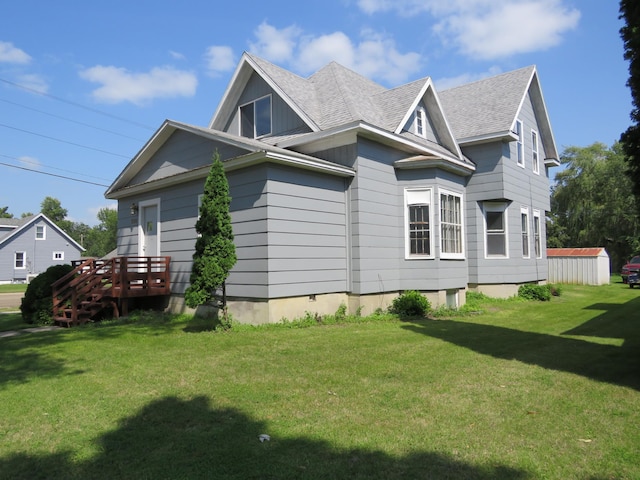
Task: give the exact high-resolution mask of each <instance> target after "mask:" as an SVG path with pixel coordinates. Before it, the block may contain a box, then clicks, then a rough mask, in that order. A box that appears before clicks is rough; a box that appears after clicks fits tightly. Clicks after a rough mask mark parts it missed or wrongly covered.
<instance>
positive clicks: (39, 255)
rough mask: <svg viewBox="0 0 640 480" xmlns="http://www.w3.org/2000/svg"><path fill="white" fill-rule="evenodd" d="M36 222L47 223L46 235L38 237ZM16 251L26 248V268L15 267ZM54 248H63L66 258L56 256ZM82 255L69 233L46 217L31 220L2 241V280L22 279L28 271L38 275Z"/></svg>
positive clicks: (58, 249) (0, 248) (0, 264)
mask: <svg viewBox="0 0 640 480" xmlns="http://www.w3.org/2000/svg"><path fill="white" fill-rule="evenodd" d="M36 225H44V226H45V239H44V240H36ZM15 252H25V254H26V268H25V269H14V258H15V257H14V254H15ZM53 252H62V253H63V257H64V258H63V259H62V260H54V259H53ZM81 256H82V252H81V250H79V249H78V248H77V247H76V246H75V245H74V244H73V243H71V242H70V241H69V239H68V238H67V237H65V236H64V235H62V234H61V233H60V232H59V231H58V230H57V229H56V228H55V227H54V226H53V224H51V223H50V222H48V221H46V220H45V219H43V218H40V219H38V220H36V221H35V222H34V223H31V224H29V225H28V226H26V227H25V228H24V229H23V230H21V231H19V232H18V233H16V234H15V235H14V236H12V237H11V238H10V239H8V240H7V241H6V242H4V243H2V244H1V245H0V281H3V282H6V281H22V280H26V279H27V275H37V274H40V273H42V272H44V271H45V270H46V269H47V268H49V267H50V266H52V265H62V264H69V263H71V261H72V260H78V259H80V258H81Z"/></svg>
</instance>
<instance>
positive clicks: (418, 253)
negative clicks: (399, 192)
mask: <svg viewBox="0 0 640 480" xmlns="http://www.w3.org/2000/svg"><path fill="white" fill-rule="evenodd" d="M404 196H405V205H406V207H405V225H406V233H405V242H406V243H405V245H406V253H405V256H406V258H430V257H432V253H431V252H432V251H433V247H432V236H431V208H430V207H431V189H429V188H420V189H407V190H405V195H404Z"/></svg>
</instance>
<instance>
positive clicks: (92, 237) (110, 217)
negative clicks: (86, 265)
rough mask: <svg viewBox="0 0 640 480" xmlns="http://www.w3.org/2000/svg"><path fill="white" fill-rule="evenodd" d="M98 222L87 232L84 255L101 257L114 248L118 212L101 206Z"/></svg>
mask: <svg viewBox="0 0 640 480" xmlns="http://www.w3.org/2000/svg"><path fill="white" fill-rule="evenodd" d="M97 216H98V220H99V221H100V223H99V224H98V225H96V226H95V227H93V228H91V229H90V230H89V231H88V232H87V237H86V242H85V244H84V247H85V248H86V251H85V255H87V256H89V257H103V256H104V255H106V254H107V253H109V252H110V251H112V250H113V249H114V248H116V236H117V232H118V212H117V211H116V210H114V209H112V208H101V209H100V210H99V211H98V215H97Z"/></svg>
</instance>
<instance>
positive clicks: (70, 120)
mask: <svg viewBox="0 0 640 480" xmlns="http://www.w3.org/2000/svg"><path fill="white" fill-rule="evenodd" d="M0 102H5V103H8V104H10V105H15V106H17V107H21V108H24V109H27V110H31V111H32V112H38V113H42V114H43V115H49V116H50V117H53V118H59V119H60V120H65V121H67V122H71V123H75V124H76V125H82V126H84V127H89V128H93V129H95V130H99V131H101V132H106V133H110V134H112V135H118V136H119V137H123V138H128V139H129V140H135V141H137V142H142V141H143V140H141V139H139V138H135V137H130V136H129V135H125V134H124V133H120V132H114V131H113V130H109V129H106V128H102V127H97V126H95V125H90V124H88V123H85V122H80V121H78V120H73V119H72V118H66V117H63V116H61V115H56V114H55V113H50V112H45V111H44V110H38V109H37V108H33V107H28V106H27V105H23V104H22V103H18V102H12V101H11V100H7V99H6V98H0Z"/></svg>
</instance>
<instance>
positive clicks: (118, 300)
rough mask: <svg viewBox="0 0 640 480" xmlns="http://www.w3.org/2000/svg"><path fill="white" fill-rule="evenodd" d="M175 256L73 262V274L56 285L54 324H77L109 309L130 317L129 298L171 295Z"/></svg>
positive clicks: (54, 293) (117, 314)
mask: <svg viewBox="0 0 640 480" xmlns="http://www.w3.org/2000/svg"><path fill="white" fill-rule="evenodd" d="M170 261H171V257H114V258H110V259H106V260H102V259H88V260H84V261H76V262H73V263H72V265H73V267H74V269H73V271H72V272H70V273H69V274H67V275H65V276H64V277H62V278H61V279H60V280H58V281H57V282H55V283H54V284H53V285H52V289H53V318H54V322H55V323H56V324H59V325H63V326H71V325H77V324H81V323H85V322H87V321H89V320H92V319H94V318H95V317H97V316H98V315H100V314H103V313H104V312H105V310H109V309H110V310H111V312H110V313H111V315H112V316H113V317H116V318H117V317H119V316H120V315H121V314H122V315H127V313H128V308H129V299H131V298H137V297H151V296H159V295H169V294H170V292H171V289H170V282H169V264H170Z"/></svg>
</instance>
